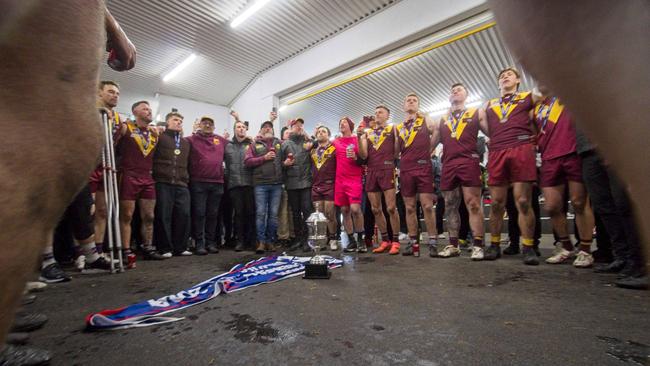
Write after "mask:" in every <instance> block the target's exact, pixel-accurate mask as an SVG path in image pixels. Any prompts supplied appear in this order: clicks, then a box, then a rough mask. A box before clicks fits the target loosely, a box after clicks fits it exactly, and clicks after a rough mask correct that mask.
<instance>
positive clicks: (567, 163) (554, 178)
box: [533, 86, 594, 268]
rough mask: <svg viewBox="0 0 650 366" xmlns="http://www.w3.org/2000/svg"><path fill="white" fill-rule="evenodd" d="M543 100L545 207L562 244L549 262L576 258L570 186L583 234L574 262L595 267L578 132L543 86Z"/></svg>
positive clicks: (538, 111)
mask: <svg viewBox="0 0 650 366" xmlns="http://www.w3.org/2000/svg"><path fill="white" fill-rule="evenodd" d="M539 91H540V93H541V94H542V100H541V101H540V102H539V103H538V104H537V106H536V107H535V112H534V114H533V115H534V116H535V123H536V124H537V130H538V131H539V135H538V138H537V144H538V148H539V152H540V154H541V157H542V167H541V169H540V173H539V175H540V179H539V182H540V186H541V187H542V193H543V194H544V198H545V199H546V203H545V205H544V207H545V208H546V210H547V211H548V212H549V214H550V215H551V221H552V222H553V230H555V233H556V234H557V235H558V236H559V239H560V245H558V246H557V248H556V249H555V252H554V253H553V255H552V256H551V257H549V258H547V259H546V263H551V264H557V263H564V262H566V261H567V260H569V259H571V258H572V257H574V255H575V253H574V251H573V243H571V239H569V230H568V228H567V221H566V214H565V213H564V210H563V207H564V192H565V189H566V186H567V185H568V186H569V198H570V200H571V205H572V206H573V209H574V210H575V219H576V226H577V227H578V232H579V234H580V248H579V251H578V254H577V255H575V256H576V258H575V260H574V261H573V265H574V266H575V267H579V268H587V267H591V266H592V265H593V263H594V258H593V256H592V255H591V242H592V239H593V228H594V215H593V212H592V211H591V206H590V205H589V200H588V199H587V191H586V188H585V185H584V184H583V182H582V166H581V162H580V157H579V156H578V154H577V152H576V131H575V127H574V125H573V116H572V115H571V113H570V112H569V111H568V110H567V109H566V108H565V107H564V105H563V104H562V103H560V100H559V99H558V98H557V97H556V96H551V95H549V94H550V93H549V90H548V89H547V88H546V87H544V86H539Z"/></svg>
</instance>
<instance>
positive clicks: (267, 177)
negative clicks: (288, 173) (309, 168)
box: [244, 136, 282, 186]
mask: <svg viewBox="0 0 650 366" xmlns="http://www.w3.org/2000/svg"><path fill="white" fill-rule="evenodd" d="M281 146H282V145H281V142H280V140H279V139H277V138H275V137H270V138H263V137H261V136H258V137H257V138H256V139H255V142H254V143H253V144H252V145H251V146H249V147H248V149H247V150H246V159H245V160H244V164H245V165H246V166H247V167H249V168H252V169H253V185H256V186H258V185H262V184H282V160H280V148H281ZM271 149H274V150H275V159H273V160H268V161H267V160H264V155H266V153H267V152H269V151H271Z"/></svg>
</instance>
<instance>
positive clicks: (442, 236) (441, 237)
mask: <svg viewBox="0 0 650 366" xmlns="http://www.w3.org/2000/svg"><path fill="white" fill-rule="evenodd" d="M445 238H447V237H446V236H445V234H438V239H445Z"/></svg>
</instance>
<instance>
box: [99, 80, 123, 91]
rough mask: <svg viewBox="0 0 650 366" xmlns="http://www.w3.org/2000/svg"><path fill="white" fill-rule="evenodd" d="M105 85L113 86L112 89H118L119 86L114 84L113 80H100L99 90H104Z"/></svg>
mask: <svg viewBox="0 0 650 366" xmlns="http://www.w3.org/2000/svg"><path fill="white" fill-rule="evenodd" d="M106 85H113V86H114V87H116V88H118V89H119V88H120V86H119V85H118V84H117V83H116V82H114V81H113V80H102V81H100V82H99V90H104V87H105V86H106Z"/></svg>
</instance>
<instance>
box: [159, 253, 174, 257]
mask: <svg viewBox="0 0 650 366" xmlns="http://www.w3.org/2000/svg"><path fill="white" fill-rule="evenodd" d="M161 256H162V257H163V258H171V257H172V252H165V253H163V254H161Z"/></svg>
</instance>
